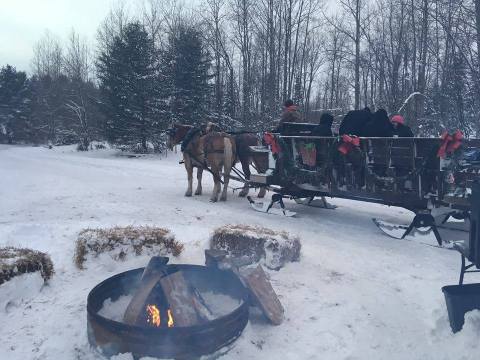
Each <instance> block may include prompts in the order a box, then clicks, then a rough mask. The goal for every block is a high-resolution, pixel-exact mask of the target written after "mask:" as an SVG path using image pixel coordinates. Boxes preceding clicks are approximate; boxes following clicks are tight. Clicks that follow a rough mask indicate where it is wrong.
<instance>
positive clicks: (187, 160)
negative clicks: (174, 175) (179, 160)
mask: <svg viewBox="0 0 480 360" xmlns="http://www.w3.org/2000/svg"><path fill="white" fill-rule="evenodd" d="M183 161H184V163H185V169H186V170H187V178H188V188H187V191H186V192H185V196H192V182H193V166H192V160H191V159H190V158H189V157H188V156H184V157H183Z"/></svg>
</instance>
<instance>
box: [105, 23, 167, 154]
mask: <svg viewBox="0 0 480 360" xmlns="http://www.w3.org/2000/svg"><path fill="white" fill-rule="evenodd" d="M155 55H156V53H155V48H154V45H153V41H152V39H151V37H150V36H149V35H148V33H147V32H146V31H145V29H144V27H143V26H142V25H141V24H140V23H138V22H134V23H130V24H128V25H127V26H126V27H125V29H124V31H123V32H122V33H121V35H117V36H115V38H114V40H113V42H112V43H111V45H110V46H109V47H108V48H107V49H106V50H105V51H104V52H103V53H102V54H101V55H100V57H99V59H98V62H97V70H98V76H99V79H100V81H101V85H100V88H101V92H102V97H103V110H104V112H105V115H106V118H107V124H106V131H107V138H108V139H109V141H111V142H112V143H117V144H129V145H137V144H139V145H140V146H141V149H142V151H147V149H148V141H151V140H153V137H154V136H155V134H156V132H157V129H158V127H159V125H160V124H159V123H158V116H159V111H160V109H161V106H160V105H161V104H160V98H159V93H158V71H157V68H158V67H157V62H156V56H155Z"/></svg>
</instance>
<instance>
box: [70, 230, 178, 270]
mask: <svg viewBox="0 0 480 360" xmlns="http://www.w3.org/2000/svg"><path fill="white" fill-rule="evenodd" d="M182 251H183V244H181V243H180V242H178V241H176V240H175V236H174V235H173V234H172V233H171V232H170V230H168V229H163V228H158V227H150V226H139V227H133V226H127V227H113V228H109V229H86V230H82V231H81V232H80V234H79V235H78V239H77V243H76V247H75V255H74V261H75V264H76V265H77V267H78V268H79V269H83V268H84V263H85V262H86V261H87V260H88V259H89V258H96V257H98V256H99V255H101V254H108V255H109V256H110V257H111V258H112V259H114V260H123V259H125V258H127V257H128V256H129V255H150V256H153V255H156V256H167V255H172V256H179V255H180V254H181V252H182Z"/></svg>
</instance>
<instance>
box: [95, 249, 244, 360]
mask: <svg viewBox="0 0 480 360" xmlns="http://www.w3.org/2000/svg"><path fill="white" fill-rule="evenodd" d="M167 262H168V258H160V257H154V258H152V260H151V261H150V263H149V264H148V266H147V267H146V268H145V269H137V270H132V271H128V272H125V273H122V274H118V275H116V276H114V277H112V278H110V279H107V280H105V281H104V282H102V283H100V284H99V285H97V286H96V287H95V288H94V289H93V290H92V291H91V292H90V294H89V296H88V301H87V303H88V305H87V312H88V335H89V341H90V343H91V344H92V345H93V346H95V347H98V348H99V349H100V350H101V351H102V352H103V353H104V354H105V355H107V356H112V355H115V354H118V353H124V352H130V353H133V354H134V355H135V356H138V357H140V356H155V357H160V358H189V357H198V356H201V355H205V354H210V353H213V352H215V351H217V350H218V349H220V348H222V347H224V346H226V345H228V344H230V343H231V342H232V341H234V340H235V339H236V338H237V337H238V336H239V335H240V334H241V332H242V331H243V329H244V327H245V325H246V323H247V321H248V315H249V313H248V303H247V298H248V293H247V291H246V289H245V287H244V286H243V285H242V283H241V281H240V280H239V278H238V277H237V276H236V275H235V274H234V273H233V272H231V271H224V270H219V269H217V268H212V267H204V266H195V265H167Z"/></svg>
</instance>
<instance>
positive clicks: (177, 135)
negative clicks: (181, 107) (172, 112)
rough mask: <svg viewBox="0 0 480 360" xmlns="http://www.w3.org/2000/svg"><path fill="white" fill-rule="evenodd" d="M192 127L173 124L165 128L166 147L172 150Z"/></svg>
mask: <svg viewBox="0 0 480 360" xmlns="http://www.w3.org/2000/svg"><path fill="white" fill-rule="evenodd" d="M192 128H193V126H191V125H182V124H174V125H173V126H172V127H171V128H170V129H167V131H166V134H167V147H168V148H169V149H170V150H173V148H174V146H176V145H178V144H180V143H181V142H182V141H183V139H185V135H187V133H188V131H189V130H190V129H192Z"/></svg>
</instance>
